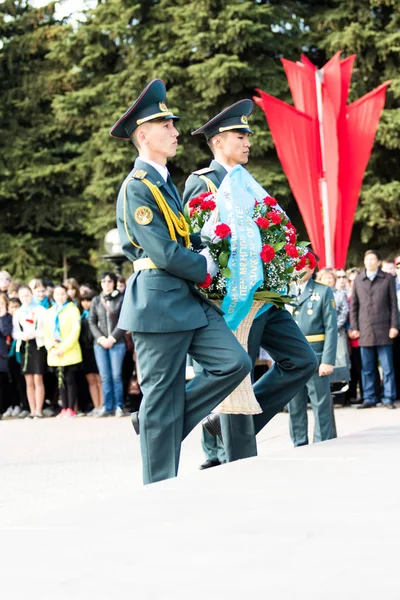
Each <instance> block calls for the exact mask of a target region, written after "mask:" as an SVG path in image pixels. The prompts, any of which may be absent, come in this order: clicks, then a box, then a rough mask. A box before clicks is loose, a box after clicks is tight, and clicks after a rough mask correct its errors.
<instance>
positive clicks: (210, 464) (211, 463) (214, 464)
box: [199, 460, 221, 471]
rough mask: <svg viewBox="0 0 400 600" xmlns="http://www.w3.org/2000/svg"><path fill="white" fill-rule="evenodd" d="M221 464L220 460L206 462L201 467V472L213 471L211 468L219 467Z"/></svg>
mask: <svg viewBox="0 0 400 600" xmlns="http://www.w3.org/2000/svg"><path fill="white" fill-rule="evenodd" d="M220 464H221V463H220V462H219V460H206V462H203V464H202V465H200V466H199V469H200V471H204V469H211V467H218V466H219V465H220Z"/></svg>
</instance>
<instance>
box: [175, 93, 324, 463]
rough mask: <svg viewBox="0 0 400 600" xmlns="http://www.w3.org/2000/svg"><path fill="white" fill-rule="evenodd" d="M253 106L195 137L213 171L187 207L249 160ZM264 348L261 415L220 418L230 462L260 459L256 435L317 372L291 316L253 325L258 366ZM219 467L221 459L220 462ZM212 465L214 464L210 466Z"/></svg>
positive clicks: (194, 188)
mask: <svg viewBox="0 0 400 600" xmlns="http://www.w3.org/2000/svg"><path fill="white" fill-rule="evenodd" d="M253 108H254V103H253V102H252V100H240V101H239V102H236V103H235V104H233V105H232V106H229V107H228V108H226V109H225V110H223V111H222V112H221V113H219V114H218V115H216V116H215V117H214V118H213V119H211V120H210V121H209V122H208V123H206V124H205V125H203V126H202V127H200V129H197V130H196V131H194V132H193V133H192V135H199V134H203V135H204V136H205V137H206V140H207V144H208V146H209V147H210V149H211V151H212V153H213V155H214V160H212V161H211V164H210V166H209V167H207V168H205V169H200V170H198V171H194V172H193V173H192V174H191V175H190V177H189V178H188V180H187V182H186V186H185V191H184V194H183V200H184V203H185V204H186V202H189V201H190V200H191V199H192V198H195V197H196V196H198V195H199V194H201V193H203V192H205V191H207V190H208V191H211V192H214V193H215V192H216V191H217V189H218V187H219V186H220V185H221V183H222V181H223V179H224V177H225V176H226V174H227V173H228V171H230V170H231V169H232V168H233V167H235V166H236V165H246V164H247V162H248V160H249V151H250V146H251V144H250V135H251V134H252V131H251V129H250V128H249V124H248V118H249V116H250V115H251V113H252V112H253ZM260 346H262V347H263V348H265V350H267V352H268V353H269V354H270V356H271V357H272V358H273V359H274V361H275V364H274V365H273V367H272V368H271V369H270V370H269V371H268V372H267V373H266V374H265V375H264V376H263V377H261V378H260V379H259V380H258V381H257V382H256V383H255V385H254V392H255V395H256V397H257V400H258V402H259V403H260V405H261V408H262V410H263V412H262V413H261V414H259V415H255V416H254V417H252V416H245V415H220V417H219V419H220V427H221V430H222V438H223V443H224V449H225V455H226V460H227V462H231V461H233V460H238V459H240V458H248V457H251V456H256V455H257V444H256V437H255V436H256V434H257V433H258V432H259V431H260V430H261V429H262V428H263V427H264V426H265V425H266V424H267V423H268V422H269V421H270V420H271V419H272V418H273V417H274V416H275V415H276V414H277V413H278V412H280V411H281V410H282V408H283V407H284V406H285V405H286V404H287V403H288V402H289V400H290V399H291V398H293V396H294V395H295V394H296V392H297V391H298V390H299V389H301V387H302V386H303V385H305V383H306V382H307V381H308V379H309V378H310V377H311V375H312V374H313V373H314V372H315V370H316V368H317V362H316V357H315V354H314V352H313V351H312V349H311V347H310V345H309V343H308V342H307V341H306V339H305V337H304V335H303V334H302V333H301V331H300V330H299V328H298V326H297V325H296V323H295V322H294V320H293V318H292V317H291V315H290V314H289V312H288V311H287V310H281V309H278V308H276V307H275V306H272V305H269V307H268V310H267V311H266V312H264V313H263V314H262V315H261V316H259V317H258V318H257V319H255V320H254V323H253V326H252V329H251V331H250V336H249V354H250V357H251V359H252V364H253V365H254V364H255V361H256V358H257V354H258V349H259V347H260ZM207 420H208V425H209V426H208V427H207V429H208V431H207V433H211V432H212V430H213V429H214V433H216V432H217V431H218V430H219V423H218V415H216V414H214V415H212V416H210V417H208V419H207ZM207 433H206V434H203V449H205V451H206V457H207V461H206V463H204V465H202V466H203V467H204V466H214V464H218V462H216V460H215V456H217V457H218V454H216V452H217V451H218V446H219V444H218V441H217V440H216V441H215V445H214V447H212V446H211V444H210V437H209V435H207ZM217 460H219V462H221V459H218V458H217ZM210 461H214V464H210Z"/></svg>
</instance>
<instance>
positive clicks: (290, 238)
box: [286, 229, 297, 244]
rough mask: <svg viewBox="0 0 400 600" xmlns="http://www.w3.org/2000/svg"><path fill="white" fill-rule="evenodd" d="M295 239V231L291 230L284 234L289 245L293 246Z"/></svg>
mask: <svg viewBox="0 0 400 600" xmlns="http://www.w3.org/2000/svg"><path fill="white" fill-rule="evenodd" d="M296 238H297V234H296V232H295V231H293V229H289V231H287V232H286V239H287V241H288V242H289V244H295V243H296Z"/></svg>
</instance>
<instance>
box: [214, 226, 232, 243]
mask: <svg viewBox="0 0 400 600" xmlns="http://www.w3.org/2000/svg"><path fill="white" fill-rule="evenodd" d="M214 233H215V235H216V236H218V237H219V238H221V240H223V239H224V238H227V237H228V235H231V233H232V232H231V228H230V227H229V225H226V223H219V225H217V226H216V228H215V229H214Z"/></svg>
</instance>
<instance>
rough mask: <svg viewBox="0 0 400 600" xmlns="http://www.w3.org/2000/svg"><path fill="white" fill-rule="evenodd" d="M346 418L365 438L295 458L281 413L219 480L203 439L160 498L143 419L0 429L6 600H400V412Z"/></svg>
mask: <svg viewBox="0 0 400 600" xmlns="http://www.w3.org/2000/svg"><path fill="white" fill-rule="evenodd" d="M336 418H337V424H338V431H339V434H340V435H341V436H346V435H348V434H357V433H358V435H356V436H355V437H354V436H353V437H348V438H347V437H346V438H342V439H340V440H338V441H333V442H328V443H324V444H318V445H315V446H314V447H311V446H310V447H308V448H300V449H297V450H293V449H292V448H291V443H290V440H289V437H288V423H287V420H288V417H287V415H284V414H281V415H278V416H277V417H276V418H275V419H274V420H273V422H272V423H271V424H270V426H269V427H268V428H267V430H266V431H265V433H263V434H261V436H260V439H259V451H260V452H259V454H260V458H259V459H253V460H250V461H240V462H239V463H233V464H231V465H226V466H223V467H218V468H217V469H212V470H210V471H208V472H199V471H198V465H199V464H200V462H201V461H202V453H201V449H200V444H199V437H200V431H199V430H196V431H194V432H193V433H192V434H191V436H189V438H188V440H187V441H186V442H185V444H184V446H183V454H182V463H181V474H180V477H179V478H178V479H177V480H170V481H169V482H164V483H161V484H157V485H153V486H149V487H147V488H143V487H142V486H141V473H140V452H139V443H138V438H136V436H134V435H133V432H132V431H131V426H130V423H129V421H128V419H114V418H110V419H89V418H81V419H75V420H68V421H56V420H54V419H45V420H43V421H33V422H32V421H25V420H24V421H20V420H13V421H0V473H1V479H0V565H1V569H0V597H1V598H6V599H7V600H9V599H10V600H14V599H15V600H22V599H24V600H25V598H30V599H32V598H36V597H40V598H42V599H45V600H47V598H49V599H50V598H52V599H55V600H64V598H65V599H66V598H77V599H81V598H82V599H85V600H88V599H91V598H95V599H96V600H102V599H103V598H104V599H105V598H113V599H118V600H119V599H120V598H132V597H135V598H138V599H139V600H148V599H151V600H152V599H153V598H157V599H158V598H163V599H164V598H165V599H166V600H169V599H171V600H172V599H174V600H175V599H178V600H180V599H181V598H182V599H183V598H185V600H186V599H190V600H192V599H197V598H202V599H203V598H204V597H205V596H206V597H207V599H208V600H214V598H215V599H217V598H218V599H220V598H222V599H223V600H224V599H225V598H226V599H228V598H229V599H231V598H243V597H246V596H248V595H249V597H251V596H252V595H254V596H255V597H257V596H258V594H259V595H260V597H261V593H263V597H264V596H265V597H269V598H272V599H273V600H278V599H280V598H289V597H290V598H293V597H294V596H296V597H297V598H301V599H302V598H307V599H314V598H315V600H316V599H317V598H318V599H323V600H325V599H328V598H329V599H330V598H341V599H343V598H345V599H347V598H354V596H355V595H356V596H358V595H361V594H362V595H363V597H364V598H370V597H371V598H372V597H376V596H377V595H379V597H380V598H382V600H392V599H393V600H394V599H396V600H398V599H400V584H399V581H400V577H398V575H396V578H397V579H393V577H394V574H395V571H396V567H395V564H396V562H397V559H396V555H397V552H398V540H399V536H400V520H399V517H398V510H397V507H398V505H399V503H400V490H398V484H397V481H398V476H397V474H398V464H399V456H400V410H397V411H389V410H387V409H386V408H383V407H382V408H376V409H371V410H367V411H357V410H355V409H338V410H337V411H336ZM371 428H376V429H371ZM368 430H371V431H368ZM360 432H361V433H360ZM363 432H366V433H363ZM341 579H342V580H343V586H344V582H346V585H345V586H344V587H343V586H342V587H340V586H339V587H338V582H339V583H340V581H341ZM395 581H397V584H395ZM246 592H248V593H246Z"/></svg>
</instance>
